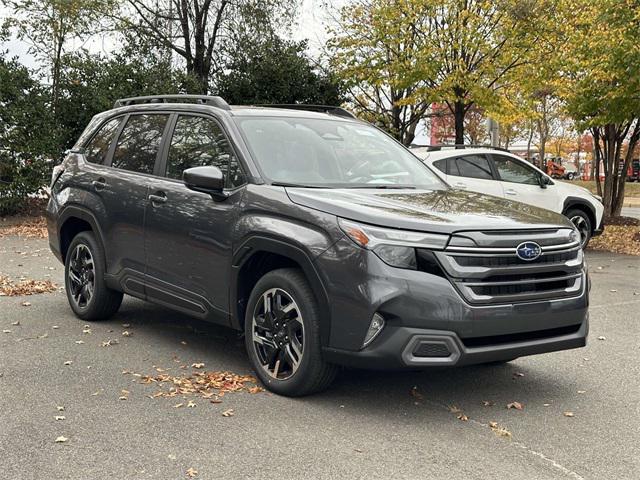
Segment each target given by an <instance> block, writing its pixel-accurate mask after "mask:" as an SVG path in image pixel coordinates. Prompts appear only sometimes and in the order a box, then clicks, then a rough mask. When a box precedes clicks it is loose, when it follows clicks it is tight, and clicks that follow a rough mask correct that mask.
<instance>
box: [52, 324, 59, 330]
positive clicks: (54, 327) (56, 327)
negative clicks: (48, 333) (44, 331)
mask: <svg viewBox="0 0 640 480" xmlns="http://www.w3.org/2000/svg"><path fill="white" fill-rule="evenodd" d="M51 328H53V329H54V330H57V329H59V328H60V327H59V326H58V325H53V326H52V327H51Z"/></svg>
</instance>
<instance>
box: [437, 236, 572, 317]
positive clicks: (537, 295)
mask: <svg viewBox="0 0 640 480" xmlns="http://www.w3.org/2000/svg"><path fill="white" fill-rule="evenodd" d="M523 242H536V243H538V244H539V245H540V246H541V247H542V254H541V256H540V257H538V258H537V259H535V260H533V261H526V260H522V259H520V258H519V257H518V256H517V255H516V248H517V246H518V245H519V244H521V243H523ZM436 257H437V259H438V261H439V262H440V264H441V265H442V268H443V271H444V272H445V274H446V275H447V277H449V279H450V280H451V282H452V283H453V284H454V285H455V287H456V288H457V289H458V291H459V292H460V293H461V294H462V296H463V297H464V298H465V299H466V300H467V301H468V302H469V303H471V304H479V305H488V304H505V303H517V302H524V301H535V300H547V299H554V298H563V297H569V296H576V295H578V294H580V292H581V291H582V289H583V285H584V272H583V253H582V250H581V249H580V245H579V242H578V241H577V240H574V239H573V238H572V230H571V229H568V228H565V229H555V230H535V231H526V230H523V231H518V232H515V231H508V232H464V233H461V234H458V235H455V236H454V237H453V239H452V241H451V242H450V243H449V247H447V248H446V249H445V250H444V251H443V252H437V253H436Z"/></svg>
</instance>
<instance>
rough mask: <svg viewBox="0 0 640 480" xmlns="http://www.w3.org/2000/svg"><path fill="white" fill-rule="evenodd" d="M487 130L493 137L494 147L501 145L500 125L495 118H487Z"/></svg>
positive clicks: (492, 144)
mask: <svg viewBox="0 0 640 480" xmlns="http://www.w3.org/2000/svg"><path fill="white" fill-rule="evenodd" d="M487 130H488V131H489V138H490V139H491V146H492V147H499V146H500V125H498V122H496V121H495V120H494V119H493V118H487Z"/></svg>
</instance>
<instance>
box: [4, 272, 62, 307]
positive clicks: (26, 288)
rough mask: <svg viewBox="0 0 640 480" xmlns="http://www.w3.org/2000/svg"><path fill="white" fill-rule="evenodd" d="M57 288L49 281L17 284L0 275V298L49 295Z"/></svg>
mask: <svg viewBox="0 0 640 480" xmlns="http://www.w3.org/2000/svg"><path fill="white" fill-rule="evenodd" d="M57 288H58V287H57V286H56V284H55V283H53V282H52V281H51V280H31V279H24V280H20V281H19V282H14V281H12V280H11V279H10V278H9V277H6V276H4V275H0V297H17V296H23V295H35V294H39V293H49V292H53V291H55V290H57ZM24 303H28V302H24Z"/></svg>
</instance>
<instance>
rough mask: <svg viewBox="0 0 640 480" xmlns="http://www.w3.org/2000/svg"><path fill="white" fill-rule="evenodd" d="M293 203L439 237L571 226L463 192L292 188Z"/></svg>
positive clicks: (530, 209) (561, 219) (544, 213)
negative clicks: (469, 231)
mask: <svg viewBox="0 0 640 480" xmlns="http://www.w3.org/2000/svg"><path fill="white" fill-rule="evenodd" d="M286 190H287V194H288V195H289V198H290V199H291V201H292V202H294V203H296V204H298V205H303V206H305V207H309V208H313V209H315V210H320V211H323V212H327V213H331V214H333V215H336V216H338V217H342V218H346V219H350V220H355V221H358V222H363V223H368V224H372V225H379V226H388V227H393V228H402V229H408V230H417V231H424V232H434V233H453V232H457V231H464V230H505V229H531V228H536V229H540V228H558V227H560V226H562V227H571V223H570V222H569V221H568V220H567V219H566V218H565V217H564V216H562V215H559V214H557V213H554V212H552V211H550V210H544V209H542V208H538V207H534V206H532V205H527V204H524V203H519V202H513V201H509V200H504V199H502V198H498V197H494V196H491V195H484V194H481V193H474V192H465V191H460V190H453V189H450V190H409V189H403V190H380V189H334V188H332V189H317V188H297V187H293V188H292V187H287V188H286Z"/></svg>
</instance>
